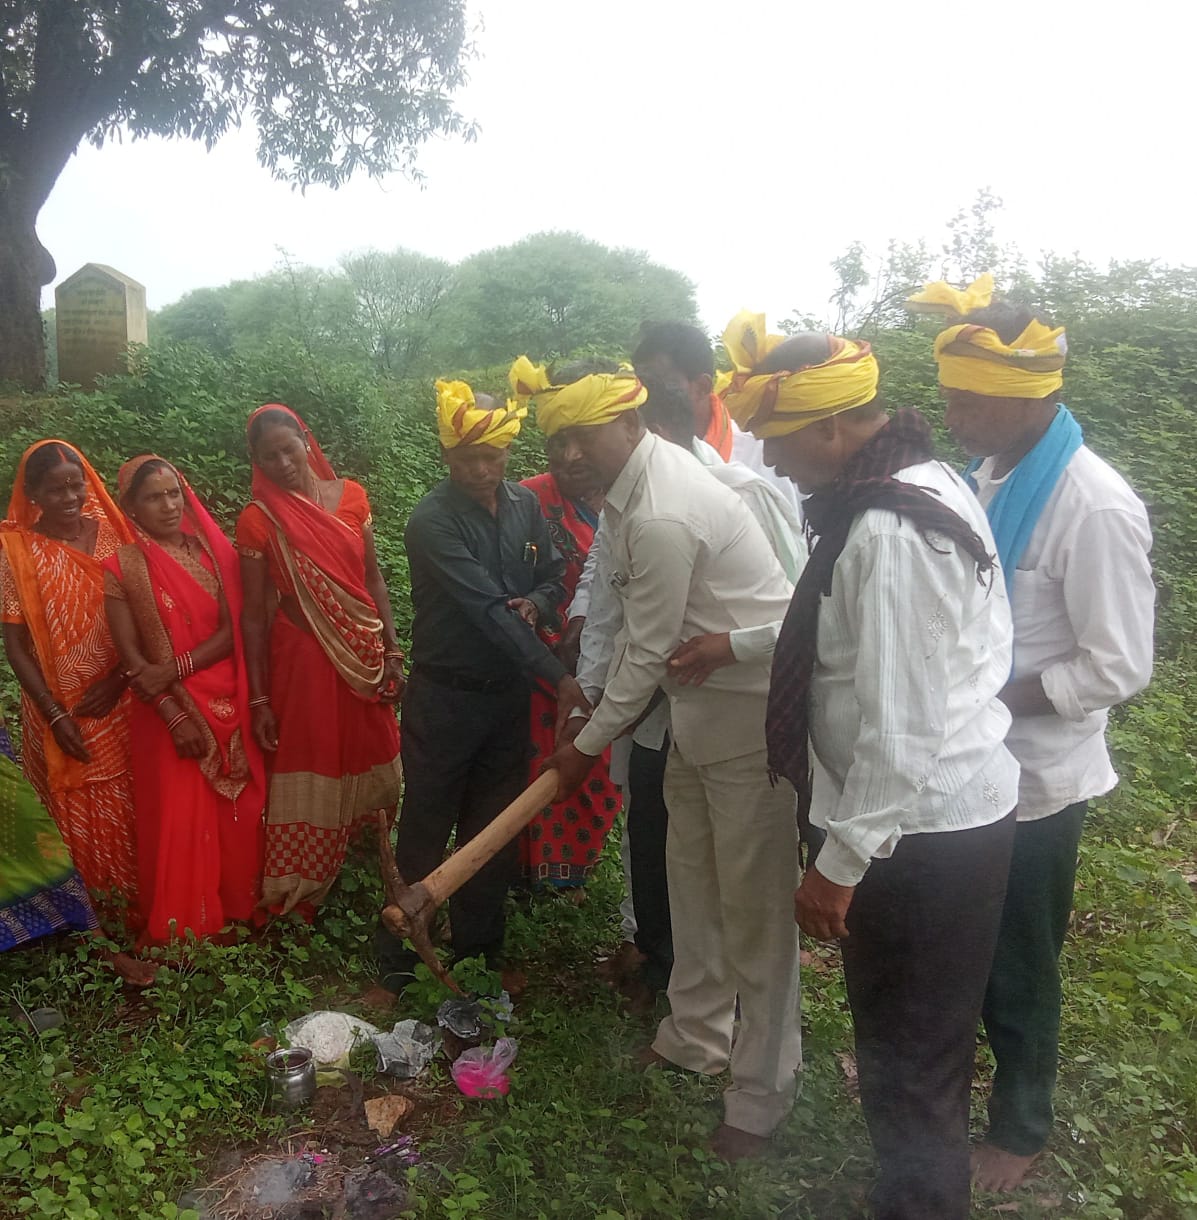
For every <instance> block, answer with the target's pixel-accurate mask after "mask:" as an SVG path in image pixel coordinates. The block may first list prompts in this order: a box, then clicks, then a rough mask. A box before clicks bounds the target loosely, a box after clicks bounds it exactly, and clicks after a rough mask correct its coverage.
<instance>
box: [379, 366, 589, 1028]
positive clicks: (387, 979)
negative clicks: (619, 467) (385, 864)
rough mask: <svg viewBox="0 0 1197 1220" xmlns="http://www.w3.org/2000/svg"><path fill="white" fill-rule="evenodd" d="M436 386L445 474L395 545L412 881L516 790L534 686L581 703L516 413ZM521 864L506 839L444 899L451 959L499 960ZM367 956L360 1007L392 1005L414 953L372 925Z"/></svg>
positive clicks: (559, 572)
mask: <svg viewBox="0 0 1197 1220" xmlns="http://www.w3.org/2000/svg"><path fill="white" fill-rule="evenodd" d="M436 388H437V415H436V418H437V431H438V434H439V436H440V442H441V450H442V455H443V457H444V460H445V463H446V465H447V466H448V470H449V477H448V478H447V479H445V480H444V481H443V482H442V483H440V484H438V485H437V486H436V487H434V488H433V489H432V490H431V491H430V492H429V493H428V494H427V495H426V496H425V497H424V498H423V499H422V500H421V501H420V502H419V503H418V504H417V505H416V507H415V508H414V509H413V510H412V514H411V517H410V519H409V520H408V523H407V529H406V531H405V533H404V539H403V540H404V545H405V546H406V548H407V558H408V564H409V567H410V572H411V600H412V607H413V609H414V611H415V615H414V618H413V620H412V647H411V675H410V677H409V679H408V683H407V689H406V690H405V692H404V695H403V704H402V719H403V732H402V736H401V742H402V759H403V771H404V780H405V783H404V793H403V808H402V811H401V813H400V816H399V826H398V833H397V837H396V843H395V858H396V860H397V862H398V865H399V871H400V872H401V873H402V875H403V876H404V877H405V878H407V879H408V880H409V881H414V880H417V879H418V878H421V877H425V876H427V875H428V873H430V872H431V871H432V870H433V869H434V868H435V867H436V866H437V865H438V864H439V863H440V861H441V859H442V857H443V855H444V851H445V845H446V843H447V842H448V839H449V836H450V834H451V833H452V832H453V831H454V829H456V832H457V838H458V841H459V842H464V841H465V840H467V839H470V838H473V836H474V835H476V834H477V833H478V832H479V831H480V830H482V829H483V828H484V827H485V826H487V825H488V824H489V823H490V822H491V820H492V819H493V818H494V817H495V815H496V814H497V813H498V812H499V811H500V810H501V809H503V808H504V807H505V806H506V805H507V804H509V803H510V802H511V801H512V800H513V799H514V798H515V797H516V796H517V795H518V794H519V793H520V792H521V791H522V790H523V788H524V785H525V783H526V780H527V766H528V756H529V751H530V742H529V732H528V726H529V719H528V700H529V686H530V684H531V683H533V682H539V683H543V684H544V685H545V686H547V687H549V688H550V689H552V690H554V691H555V692H556V693H557V695H558V697H559V698H560V699H562V700H563V701H566V702H568V703H569V705H570V706H574V705H580V706H583V707H585V706H586V700H585V698H584V696H583V695H582V692H581V688H580V687H579V686H578V684H577V682H576V681H575V680H574V678H573V677H572V676H571V675H570V674H569V673H567V672H566V669H565V667H564V666H563V665H562V664H561V662H560V661H559V660H558V659H557V658H556V657H555V656H554V655H553V653H552V652H551V651H550V650H549V648H548V646H547V645H546V644H545V643H544V642H543V641H542V640H541V639H540V637H539V636H538V635H537V634H536V631H535V627H536V624H537V622H538V620H540V619H542V618H543V619H550V618H552V616H553V615H554V614H555V613H556V608H557V605H558V603H559V602H560V601H561V598H562V596H563V587H562V577H563V575H564V571H565V562H564V560H563V559H562V558H561V556H560V555H559V554H558V553H557V551H556V549H555V548H554V546H553V543H552V539H551V538H550V535H549V530H548V525H547V523H546V522H545V519H544V516H543V515H542V513H541V511H540V503H539V501H538V500H537V498H536V496H535V495H534V494H533V493H532V492H531V491H529V490H528V489H527V488H526V487H521V486H520V485H519V484H518V483H513V482H510V481H508V480H507V479H505V478H504V477H503V475H504V472H505V470H506V467H507V459H508V456H509V450H510V446H511V442H512V441H513V440H514V439H515V437H516V436H517V434H518V433H519V428H520V420H521V419H522V418H523V417H524V416H525V415H526V414H527V412H526V409H525V408H524V407H522V406H519V405H516V404H514V403H511V404H503V403H500V402H497V401H496V400H495V399H493V398H491V397H489V396H488V395H485V394H477V395H475V394H474V392H473V391H472V390H471V389H470V387H469V386H468V385H466V384H465V382H461V381H439V382H437V387H436ZM518 860H519V846H518V843H516V842H515V841H513V842H512V843H510V844H509V845H508V846H507V847H506V848H504V849H503V850H502V851H501V852H499V854H498V855H497V856H495V857H494V859H492V860H491V861H490V862H489V863H488V864H487V865H486V867H484V868H483V869H482V870H481V871H480V872H479V873H477V874H476V875H475V876H474V877H473V878H471V879H470V881H468V882H467V883H466V884H465V885H464V886H463V887H462V888H461V889H460V890H459V891H458V892H457V894H456V895H454V897H453V898H452V899H450V904H449V910H450V919H451V922H452V927H453V950H454V953H455V954H456V955H457V956H458V957H475V956H484V957H485V958H486V959H487V961H488V962H489V963H491V964H492V965H499V964H500V962H501V958H502V950H503V933H504V915H503V908H504V901H505V898H506V894H507V887H508V884H509V882H510V881H512V880H514V878H515V876H516V873H517V872H518ZM376 947H377V950H378V956H379V963H380V975H381V985H380V987H378V988H375V989H374V991H373V992H371V993H370V997H369V998H370V1001H371V1002H372V1003H375V1004H382V1003H389V1002H393V1000H394V998H395V995H396V994H397V993H398V992H399V991H400V990H401V989H402V987H403V986H404V985H405V983H406V982H408V981H409V976H410V975H411V971H412V968H413V967H414V965H415V963H416V961H417V960H418V958H417V957H416V955H415V954H414V953H413V952H411V951H410V950H409V949H407V948H406V947H405V946H404V944H403V942H402V941H399V940H397V939H396V938H395V937H394V936H392V935H391V934H390V933H389V932H388V931H387V930H386V929H385V928H384V927H381V926H380V927H379V929H378V932H377V933H376ZM509 981H514V980H509Z"/></svg>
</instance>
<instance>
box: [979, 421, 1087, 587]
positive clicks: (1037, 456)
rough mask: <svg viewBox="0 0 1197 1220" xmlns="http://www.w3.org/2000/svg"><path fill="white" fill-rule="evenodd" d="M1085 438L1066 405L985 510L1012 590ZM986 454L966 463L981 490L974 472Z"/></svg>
mask: <svg viewBox="0 0 1197 1220" xmlns="http://www.w3.org/2000/svg"><path fill="white" fill-rule="evenodd" d="M1084 443H1085V437H1084V433H1082V432H1081V425H1080V424H1078V423H1077V422H1076V419H1075V418H1074V416H1073V414H1072V412H1071V411H1070V410H1069V409H1068V408H1067V407H1066V406H1065V405H1064V404H1063V403H1061V404H1060V408H1059V410H1058V411H1057V412H1056V417H1055V419H1053V420H1052V422H1051V426H1050V427H1049V428H1048V430H1047V431H1046V432H1045V433H1044V434H1043V435H1042V436H1041V437H1040V438H1039V442H1038V444H1036V446H1035V448H1034V449H1032V450H1031V452H1030V453H1028V454H1027V455H1026V457H1024V458H1023V459H1022V461H1021V462H1019V463H1018V465H1017V466H1015V467H1014V469H1013V470H1012V471H1011V472H1010V474H1009V475H1007V476H1006V481H1005V482H1004V483H1003V484H1002V485H1001V487H999V488H998V490H997V493H996V494H995V495H994V497H993V499H992V500H990V501H989V504H988V506H987V507H986V509H985V512H986V515H987V516H988V517H989V524H990V527H991V528H992V529H993V538H994V541H995V542H996V543H997V548H998V558H999V559H1000V560H1001V564H1002V571H1003V572H1005V574H1006V594H1007V596H1009V595H1010V594H1011V591H1012V590H1013V588H1014V573H1015V572H1016V571H1017V570H1018V563H1019V560H1021V559H1022V556H1023V552H1024V551H1025V550H1026V549H1027V543H1029V542H1030V541H1031V534H1032V533H1033V532H1034V529H1035V526H1036V524H1037V523H1038V521H1039V517H1040V515H1041V514H1042V512H1043V510H1044V508H1046V507H1047V502H1048V500H1050V499H1051V494H1052V492H1053V491H1055V489H1056V483H1057V482H1059V479H1060V475H1062V474H1063V473H1064V467H1065V466H1067V465H1068V463H1069V461H1071V459H1072V455H1073V454H1074V453H1075V452H1076V451H1077V450H1078V449H1079V448H1080V447H1081V446H1082V445H1083V444H1084ZM982 460H983V459H981V458H977V459H976V460H974V461H972V462H969V464H968V465H967V466H966V467H965V468H964V478H965V481H966V482H967V483H968V485H969V486H970V487H971V488H972V489H973V491H976V490H977V481H976V479H974V478H973V471H975V470H976V469H977V467H978V466H980V465H981V461H982Z"/></svg>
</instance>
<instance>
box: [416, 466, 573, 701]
mask: <svg viewBox="0 0 1197 1220" xmlns="http://www.w3.org/2000/svg"><path fill="white" fill-rule="evenodd" d="M497 500H498V510H499V511H498V515H497V516H492V515H491V514H490V513H489V512H488V511H487V510H486V509H485V508H483V507H482V506H481V505H480V504H477V503H476V502H475V501H473V500H471V499H470V498H469V496H467V495H465V493H464V492H462V491H460V490H459V489H458V488H457V487H455V486H454V485H453V483H452V482H451V481H450V480H449V479H445V480H444V482H442V483H439V484H438V485H437V486H436V487H434V488H433V489H432V490H431V491H430V492H429V493H428V494H427V495H426V496H425V497H424V498H423V499H422V500H421V501H420V502H419V504H417V505H416V507H415V509H414V511H413V512H412V515H411V517H410V519H409V520H408V523H407V529H406V530H405V531H404V534H403V541H404V545H405V546H406V547H407V559H408V567H409V569H410V574H411V600H412V606H413V608H414V610H415V617H414V619H413V621H412V630H411V635H412V648H411V661H412V666H413V667H415V666H419V665H426V666H434V667H436V668H439V669H446V670H452V671H453V672H454V673H456V674H458V675H460V676H461V677H463V678H468V679H477V680H480V681H488V682H489V681H496V680H502V679H505V678H515V677H516V676H518V675H519V674H520V673H521V672H522V673H527V674H531V675H535V676H536V677H538V678H542V679H543V680H544V681H546V682H547V683H549V685H550V686H553V687H556V685H557V683H558V682H559V681H560V679H561V678H562V677H563V676H564V674H565V672H566V671H565V667H564V666H563V665H562V664H561V662H560V661H559V660H557V658H556V657H555V656H554V655H553V653H552V652H551V651H550V650H549V648H548V646H547V645H546V644H545V643H544V641H543V640H541V639H540V637H539V636H538V635H537V634H536V632H535V631H533V630H532V628H531V627H529V626H528V624H527V623H526V622H524V620H523V619H522V618H520V616H519V615H518V614H517V613H516V612H515V611H514V610H509V609H508V608H507V602H508V601H509V600H510V599H511V598H513V597H524V598H527V599H528V600H529V601H531V602H533V603H534V604H535V606H536V608H537V610H538V611H539V612H540V619H541V621H542V622H545V621H546V620H547V621H550V622H551V621H552V620H553V619H554V617H555V616H556V613H557V607H558V606H559V605H560V604H561V601H562V599H563V598H564V596H565V590H564V587H563V585H562V578H563V577H564V575H565V560H564V559H562V558H561V556H560V555H559V554H558V553H557V550H556V548H555V547H554V546H553V542H552V539H551V538H550V537H549V528H548V525H547V523H546V522H545V519H544V516H543V515H542V514H541V511H540V501H539V500H537V498H536V496H535V495H534V494H533V493H532V492H531V491H529V490H528V489H527V488H526V487H521V486H520V485H519V484H518V483H510V482H507V481H506V480H504V481H503V482H502V483H501V484H500V485H499V490H498V493H497Z"/></svg>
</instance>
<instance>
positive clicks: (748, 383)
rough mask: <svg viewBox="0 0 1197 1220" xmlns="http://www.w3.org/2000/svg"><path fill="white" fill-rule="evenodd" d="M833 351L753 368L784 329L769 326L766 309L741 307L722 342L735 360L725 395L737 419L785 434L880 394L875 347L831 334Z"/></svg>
mask: <svg viewBox="0 0 1197 1220" xmlns="http://www.w3.org/2000/svg"><path fill="white" fill-rule="evenodd" d="M829 338H830V341H831V355H830V356H828V358H827V359H826V360H824V361H823V362H822V363H821V364H807V365H803V366H802V367H800V368H796V369H784V370H782V371H781V372H777V373H759V374H758V373H754V372H753V370H754V369H755V368H756V367H757V366H758V365H759V364H760V363H761V362H762V361H763V360H764V359H765V357H766V356H768V355H769V353H770V352H772V351H773V350H774V349H775V348H777V347H779V346H780V345H781V344H782V343H785V342H787V341H788V340H787V337H786V336H785V335H770V334H767V333H766V331H765V315H764V314H761V313H755V314H754V313H751V312H750V311H749V310H747V309H745V310H741V311H740V312H739V313H738V314H736V316H735V317H734V318H732V320H731V321H730V322H729V323H728V326H727V329H726V330H725V331H724V332H723V346H724V347H725V348H727V354H728V355H729V356H730V357H731V360H732V364H734V365H735V372H734V373H733V374H732V379H731V384H730V385H729V386H728V387H727V389H726V390H725V391H724V392H723V401H724V404H725V405H726V406H727V409H728V411H729V412H730V413H731V417H732V419H734V420H735V421H736V423H738V424H739V425H740V427H741V428H747V429H748V430H749V431H750V432H751V433H752V434H753V436H756V437H758V438H760V439H761V440H765V439H766V438H768V437H771V436H786V435H787V434H789V433H791V432H797V431H798V430H799V429H800V428H805V427H806V426H807V425H808V424H813V423H815V422H816V421H817V420H820V419H826V418H828V416H831V415H838V414H839V413H840V412H841V411H850V410H851V409H852V408H853V407H862V406H864V404H865V403H867V402H872V401H873V399H874V398H876V397H877V380H878V377H879V370H878V368H877V358H876V357H875V356H874V355H873V350H872V348H871V347H870V346H869V345H868V344H867V343H865V342H863V341H857V340H853V339H841V338H840V337H839V336H838V335H831V336H829Z"/></svg>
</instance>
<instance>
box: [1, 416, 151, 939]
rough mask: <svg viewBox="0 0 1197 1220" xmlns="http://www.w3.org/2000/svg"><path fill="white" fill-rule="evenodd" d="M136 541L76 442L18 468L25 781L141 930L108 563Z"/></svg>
mask: <svg viewBox="0 0 1197 1220" xmlns="http://www.w3.org/2000/svg"><path fill="white" fill-rule="evenodd" d="M130 540H131V534H130V531H129V526H128V523H127V522H126V521H125V519H124V517H123V516H122V514H121V512H120V510H119V509H118V508H117V506H116V505H115V504H114V503H113V501H112V499H111V497H110V496H109V495H108V492H107V491H106V490H105V488H104V484H103V482H102V481H101V479H100V477H99V475H97V474H96V472H95V471H94V470H93V469H92V468H91V466H90V465H89V463H88V462H87V460H86V459H85V458H84V457H83V455H82V454H81V453H80V452H79V451H78V450H77V449H76V448H74V446H72V445H68V444H67V443H66V442H65V441H59V440H47V441H39V442H38V443H37V444H36V445H33V446H31V447H30V448H29V449H27V450H26V452H25V454H24V456H23V457H22V458H21V464H20V466H19V467H18V469H17V478H16V483H15V485H14V486H13V491H12V499H11V500H10V502H9V506H8V518H7V519H6V520H5V521H4V523H3V524H2V525H0V544H2V545H3V548H4V555H3V559H2V560H0V601H2V611H3V614H2V617H3V634H4V646H5V650H6V652H7V653H8V659H9V662H10V664H11V665H12V668H13V672H14V673H15V674H16V676H17V680H18V681H19V682H20V684H21V725H22V753H23V755H24V764H25V773H26V775H27V776H28V777H29V781H30V783H32V784H33V787H34V789H35V790H36V791H37V794H38V796H39V797H40V799H41V801H42V803H43V804H44V805H45V806H46V808H47V809H48V810H49V811H50V813H51V815H52V816H53V818H54V821H55V822H56V823H57V825H58V828H59V830H60V831H61V832H62V837H63V840H64V841H65V843H66V845H67V848H68V850H69V851H70V854H71V857H72V859H73V860H74V862H75V867H76V868H77V869H78V870H79V873H80V875H81V876H82V877H83V880H84V883H85V884H86V885H87V887H88V889H89V890H91V891H93V893H96V894H100V895H106V894H110V893H115V894H116V895H118V896H119V899H120V900H121V901H123V902H124V903H125V904H126V905H127V908H128V909H127V913H126V919H127V922H128V923H129V925H130V926H131V927H138V926H140V916H139V914H138V887H137V858H136V854H135V850H134V826H133V793H132V782H131V777H130V772H129V732H128V714H129V698H128V696H127V694H126V687H127V685H128V679H127V678H126V676H125V674H124V672H123V669H122V667H121V664H120V661H119V658H118V657H117V653H116V648H115V646H114V645H113V643H112V637H111V635H110V634H109V631H108V623H107V621H106V619H105V617H104V581H103V571H102V568H101V564H102V563H103V562H104V560H106V559H107V558H108V557H109V556H111V555H112V554H113V553H114V552H115V551H116V549H117V547H119V546H121V545H123V544H124V543H127V542H129V541H130Z"/></svg>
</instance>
